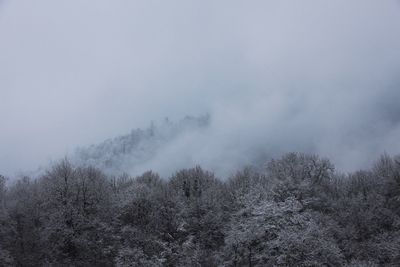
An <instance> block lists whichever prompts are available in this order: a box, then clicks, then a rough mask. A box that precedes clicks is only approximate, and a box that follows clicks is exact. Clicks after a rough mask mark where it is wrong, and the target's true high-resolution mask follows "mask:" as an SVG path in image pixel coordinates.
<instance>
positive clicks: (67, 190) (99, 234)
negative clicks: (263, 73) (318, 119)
mask: <svg viewBox="0 0 400 267" xmlns="http://www.w3.org/2000/svg"><path fill="white" fill-rule="evenodd" d="M399 216H400V161H399V159H398V158H397V160H396V158H391V157H389V156H387V155H384V156H382V157H381V159H380V160H379V161H378V162H377V163H376V164H375V166H374V167H372V168H371V169H370V170H365V171H358V172H355V173H351V174H340V173H338V172H336V171H335V170H334V166H333V165H332V164H331V163H330V162H329V161H328V160H325V159H321V158H319V157H317V156H313V155H304V154H298V153H290V154H287V155H285V156H283V157H282V158H280V159H278V160H272V161H270V162H269V163H268V164H266V166H265V168H264V169H263V170H262V171H255V170H253V169H251V168H246V169H244V170H242V171H241V172H238V173H237V174H236V175H234V176H233V177H231V178H229V179H227V180H220V179H217V178H216V177H214V175H213V173H211V172H208V171H205V170H203V169H201V168H200V167H195V168H193V169H185V170H180V171H178V172H177V173H176V174H175V175H173V176H172V177H171V178H170V179H165V180H164V179H160V177H159V176H158V175H157V174H155V173H153V172H146V173H144V174H143V175H141V176H139V177H134V178H133V177H129V176H128V175H121V176H120V177H110V176H106V175H105V174H104V173H103V172H102V171H101V170H99V169H96V168H93V167H82V166H74V165H72V164H71V163H70V162H69V161H68V160H63V161H61V162H59V163H57V164H56V165H54V166H53V167H52V168H51V169H49V170H48V171H47V172H46V174H45V175H43V176H42V177H40V178H37V179H34V180H33V179H30V178H28V177H23V178H21V179H19V180H18V181H16V182H14V183H12V184H11V185H9V186H6V183H5V178H4V177H0V263H1V264H0V265H1V266H385V265H386V266H399V265H400V217H399Z"/></svg>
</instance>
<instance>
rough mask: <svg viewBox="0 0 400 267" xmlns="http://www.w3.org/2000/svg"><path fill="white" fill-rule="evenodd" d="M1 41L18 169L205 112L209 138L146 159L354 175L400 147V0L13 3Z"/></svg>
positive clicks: (3, 94)
mask: <svg viewBox="0 0 400 267" xmlns="http://www.w3.org/2000/svg"><path fill="white" fill-rule="evenodd" d="M0 36H1V42H0V99H1V100H2V101H1V105H0V125H1V131H0V172H3V173H6V174H8V175H12V174H14V173H15V172H18V171H19V170H29V169H34V168H36V167H37V166H38V165H43V164H46V163H47V162H48V161H49V160H50V159H57V158H58V157H61V156H62V155H64V154H65V153H68V152H71V151H72V150H73V149H74V148H75V147H76V146H78V145H85V144H90V143H96V142H99V141H101V140H103V139H106V138H108V137H110V136H115V135H118V134H122V133H125V132H129V130H130V129H131V128H136V127H145V126H147V125H148V123H149V121H150V120H153V119H158V118H163V117H165V116H169V117H170V118H172V119H174V120H177V119H179V118H181V117H183V116H184V115H186V114H203V113H205V112H208V113H210V115H211V117H212V122H211V125H210V127H209V128H208V130H207V131H206V132H205V133H204V132H202V133H193V134H191V135H188V136H186V137H185V138H182V139H179V140H176V141H175V142H174V143H171V144H170V145H169V146H168V147H166V148H165V149H164V150H163V151H160V154H158V155H157V156H156V157H155V158H154V159H153V160H152V161H149V162H148V165H146V166H143V168H147V167H149V168H150V167H152V166H154V168H155V169H159V170H161V171H164V172H169V171H171V170H172V169H173V168H175V167H182V166H185V165H189V164H194V163H200V164H203V165H205V166H206V167H209V168H212V169H216V170H220V172H221V173H223V172H226V171H227V170H228V169H230V168H232V166H236V165H237V164H238V163H239V162H243V163H247V162H249V161H251V160H252V159H253V155H254V153H258V152H259V151H260V152H259V153H265V154H267V155H279V154H280V153H283V152H286V151H292V150H297V151H305V152H316V153H320V154H321V155H323V156H328V157H330V158H332V159H333V161H334V162H335V163H336V164H337V165H338V166H339V167H340V168H343V169H345V170H351V169H356V168H359V167H362V166H365V164H367V163H369V162H371V160H373V159H374V158H375V157H376V156H377V155H378V154H379V153H382V152H383V151H387V152H388V153H398V152H399V151H400V141H398V140H399V138H398V137H399V134H400V127H399V118H400V109H399V105H398V99H400V88H399V79H398V77H399V70H400V68H399V67H400V49H399V47H400V6H399V4H398V2H397V1H373V0H363V1H361V0H357V1H356V0H355V1H345V0H340V1H334V2H332V1H331V2H328V3H327V2H326V1H311V0H310V1H251V2H248V1H247V2H244V1H211V0H210V1H200V2H199V1H122V0H121V1H106V0H99V1H95V2H94V1H78V0H76V1H66V2H59V1H57V2H56V1H51V0H38V1H10V0H8V1H3V2H0ZM254 151H256V152H254ZM171 155H175V158H174V160H169V159H170V158H171ZM177 155H178V156H177ZM188 155H190V157H188ZM187 159H190V160H187Z"/></svg>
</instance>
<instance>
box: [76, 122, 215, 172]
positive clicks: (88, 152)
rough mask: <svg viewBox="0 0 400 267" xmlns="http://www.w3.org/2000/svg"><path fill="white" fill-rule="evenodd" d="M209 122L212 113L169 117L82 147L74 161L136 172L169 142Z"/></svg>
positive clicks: (112, 169)
mask: <svg viewBox="0 0 400 267" xmlns="http://www.w3.org/2000/svg"><path fill="white" fill-rule="evenodd" d="M209 122H210V117H209V115H204V116H200V117H190V116H187V117H185V118H184V119H183V120H181V121H179V122H178V123H174V122H171V121H170V120H168V119H165V120H164V121H162V122H161V123H158V124H155V123H152V124H151V125H150V127H148V128H147V129H145V130H142V129H136V130H132V131H131V133H130V134H127V135H122V136H119V137H116V138H113V139H108V140H106V141H104V142H103V143H100V144H97V145H92V146H89V147H86V148H79V149H77V151H76V153H75V155H74V157H73V161H74V162H76V163H77V164H80V165H91V166H96V167H98V168H101V169H102V170H103V171H105V172H106V173H121V172H130V173H135V172H138V171H140V170H141V167H142V166H143V165H146V164H147V163H148V162H149V161H151V160H152V159H153V158H154V157H155V156H156V154H157V152H159V151H160V150H161V149H163V148H164V147H165V146H167V145H168V144H169V143H171V142H173V141H174V140H175V139H177V138H179V137H182V135H185V134H187V133H188V132H191V131H198V130H200V129H204V128H206V127H207V126H208V124H209Z"/></svg>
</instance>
